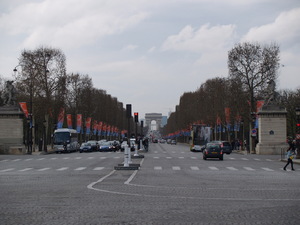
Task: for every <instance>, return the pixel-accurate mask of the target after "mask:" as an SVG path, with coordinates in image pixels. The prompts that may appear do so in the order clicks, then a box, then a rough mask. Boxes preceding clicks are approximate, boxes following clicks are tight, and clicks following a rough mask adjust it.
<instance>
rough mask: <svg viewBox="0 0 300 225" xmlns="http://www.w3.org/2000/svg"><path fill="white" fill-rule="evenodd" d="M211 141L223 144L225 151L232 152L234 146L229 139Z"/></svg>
mask: <svg viewBox="0 0 300 225" xmlns="http://www.w3.org/2000/svg"><path fill="white" fill-rule="evenodd" d="M211 143H218V144H220V145H221V148H222V150H223V153H226V154H228V155H229V154H230V153H232V146H231V144H230V142H229V141H212V142H211Z"/></svg>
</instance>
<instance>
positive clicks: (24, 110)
mask: <svg viewBox="0 0 300 225" xmlns="http://www.w3.org/2000/svg"><path fill="white" fill-rule="evenodd" d="M19 104H20V107H21V109H22V111H23V113H24V114H25V116H26V118H28V110H27V104H26V102H19Z"/></svg>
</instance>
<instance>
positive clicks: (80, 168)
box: [75, 167, 86, 171]
mask: <svg viewBox="0 0 300 225" xmlns="http://www.w3.org/2000/svg"><path fill="white" fill-rule="evenodd" d="M85 169H86V167H78V168H76V169H75V170H77V171H79V170H85Z"/></svg>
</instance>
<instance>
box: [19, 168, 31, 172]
mask: <svg viewBox="0 0 300 225" xmlns="http://www.w3.org/2000/svg"><path fill="white" fill-rule="evenodd" d="M32 169H33V168H25V169H22V170H19V171H20V172H25V171H28V170H32Z"/></svg>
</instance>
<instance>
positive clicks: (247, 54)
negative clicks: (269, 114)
mask: <svg viewBox="0 0 300 225" xmlns="http://www.w3.org/2000/svg"><path fill="white" fill-rule="evenodd" d="M279 60H280V59H279V46H278V45H276V44H271V45H266V46H263V47H262V46H261V45H260V44H258V43H248V42H246V43H240V44H237V45H236V46H235V47H234V48H233V49H232V50H230V51H229V53H228V68H229V76H230V77H231V78H233V79H239V80H241V82H242V85H243V88H244V89H245V90H246V92H247V93H248V94H249V95H248V96H249V97H248V98H249V99H248V100H249V102H250V105H251V111H252V112H255V97H256V95H257V94H258V93H259V92H261V91H262V90H264V89H265V88H266V85H267V83H268V82H269V81H271V80H273V81H275V80H276V78H277V70H278V68H279Z"/></svg>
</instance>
